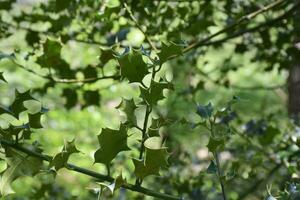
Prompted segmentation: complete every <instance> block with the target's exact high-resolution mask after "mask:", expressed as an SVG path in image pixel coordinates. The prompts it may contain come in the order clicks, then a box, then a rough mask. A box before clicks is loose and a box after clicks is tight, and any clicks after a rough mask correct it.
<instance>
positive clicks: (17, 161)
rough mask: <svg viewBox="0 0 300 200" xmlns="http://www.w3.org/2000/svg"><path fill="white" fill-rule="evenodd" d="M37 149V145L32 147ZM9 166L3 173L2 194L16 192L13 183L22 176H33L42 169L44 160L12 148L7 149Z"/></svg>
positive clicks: (0, 186)
mask: <svg viewBox="0 0 300 200" xmlns="http://www.w3.org/2000/svg"><path fill="white" fill-rule="evenodd" d="M32 148H33V149H35V150H37V149H36V147H34V146H33V147H32ZM5 155H6V157H5V158H4V159H5V160H6V162H7V165H8V166H7V168H6V169H5V171H4V172H2V175H1V181H0V191H1V195H2V196H7V195H9V194H11V193H14V191H13V189H12V188H11V184H12V182H13V181H14V180H16V179H17V178H19V177H20V176H33V175H35V174H36V173H38V172H39V171H40V170H41V166H42V160H41V159H38V158H34V157H31V156H28V155H27V154H26V153H23V152H19V151H17V150H14V149H12V148H7V149H6V150H5Z"/></svg>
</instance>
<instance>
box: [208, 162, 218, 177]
mask: <svg viewBox="0 0 300 200" xmlns="http://www.w3.org/2000/svg"><path fill="white" fill-rule="evenodd" d="M206 171H207V173H209V174H216V173H217V165H216V163H215V162H214V161H210V164H209V166H208V168H207V170H206Z"/></svg>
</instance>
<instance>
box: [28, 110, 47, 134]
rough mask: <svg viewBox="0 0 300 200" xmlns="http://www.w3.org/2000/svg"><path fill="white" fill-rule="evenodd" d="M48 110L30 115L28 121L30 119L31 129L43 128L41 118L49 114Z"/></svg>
mask: <svg viewBox="0 0 300 200" xmlns="http://www.w3.org/2000/svg"><path fill="white" fill-rule="evenodd" d="M47 112H48V109H46V108H43V107H42V108H41V110H40V111H39V112H37V113H35V114H30V113H29V114H28V119H29V126H30V128H36V129H39V128H43V126H42V124H41V117H42V115H43V114H45V113H47Z"/></svg>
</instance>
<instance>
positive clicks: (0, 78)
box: [0, 72, 7, 83]
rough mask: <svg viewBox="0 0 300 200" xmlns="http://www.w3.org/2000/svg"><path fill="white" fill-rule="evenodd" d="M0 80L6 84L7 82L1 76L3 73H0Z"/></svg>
mask: <svg viewBox="0 0 300 200" xmlns="http://www.w3.org/2000/svg"><path fill="white" fill-rule="evenodd" d="M0 80H1V81H4V82H6V83H7V81H6V80H5V78H4V76H3V72H0Z"/></svg>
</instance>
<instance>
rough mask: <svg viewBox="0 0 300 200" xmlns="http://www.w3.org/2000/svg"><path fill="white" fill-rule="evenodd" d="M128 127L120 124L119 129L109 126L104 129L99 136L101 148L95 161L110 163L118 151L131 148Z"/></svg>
mask: <svg viewBox="0 0 300 200" xmlns="http://www.w3.org/2000/svg"><path fill="white" fill-rule="evenodd" d="M127 137H128V135H127V127H126V126H125V125H124V124H121V125H120V128H119V130H113V129H109V128H105V129H102V131H101V133H100V135H99V136H98V141H99V144H100V149H98V150H97V151H96V152H95V154H94V158H95V163H103V164H106V165H108V164H109V163H110V162H111V161H112V160H113V159H114V158H115V157H116V156H117V154H118V153H120V152H122V151H128V150H130V149H129V147H128V146H127Z"/></svg>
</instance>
